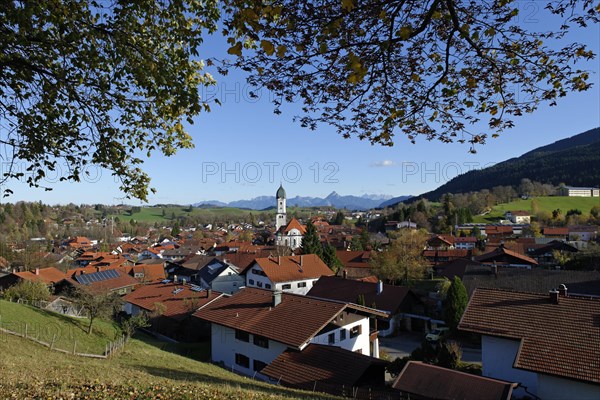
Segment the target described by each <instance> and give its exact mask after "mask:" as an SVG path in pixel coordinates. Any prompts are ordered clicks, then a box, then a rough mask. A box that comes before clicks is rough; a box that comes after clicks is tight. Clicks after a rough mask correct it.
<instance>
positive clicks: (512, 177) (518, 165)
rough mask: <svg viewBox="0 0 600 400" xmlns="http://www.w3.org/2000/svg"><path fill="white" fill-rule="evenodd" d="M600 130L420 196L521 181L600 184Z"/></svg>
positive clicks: (434, 198)
mask: <svg viewBox="0 0 600 400" xmlns="http://www.w3.org/2000/svg"><path fill="white" fill-rule="evenodd" d="M598 165H600V128H595V129H592V130H589V131H587V132H584V133H581V134H579V135H575V136H573V137H571V138H568V139H563V140H559V141H557V142H555V143H552V144H550V145H547V146H542V147H539V148H537V149H534V150H532V151H529V152H527V153H525V154H523V155H522V156H520V157H517V158H512V159H509V160H506V161H503V162H501V163H498V164H496V165H493V166H491V167H488V168H485V169H482V170H473V171H469V172H467V173H465V174H462V175H459V176H457V177H455V178H454V179H451V180H450V181H448V182H447V183H445V184H444V185H442V186H440V187H439V188H437V189H435V190H433V191H431V192H427V193H424V194H422V195H420V196H416V197H415V198H418V197H424V198H426V199H429V200H432V201H437V200H439V199H440V197H441V196H442V195H443V194H445V193H467V192H472V191H479V190H482V189H491V188H493V187H494V186H516V185H518V184H519V183H520V182H521V179H524V178H528V179H530V180H532V181H537V182H541V183H550V184H553V185H558V184H560V183H565V184H567V185H570V186H597V185H599V184H600V168H598Z"/></svg>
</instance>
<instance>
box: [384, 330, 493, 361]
mask: <svg viewBox="0 0 600 400" xmlns="http://www.w3.org/2000/svg"><path fill="white" fill-rule="evenodd" d="M423 339H425V334H424V333H422V332H401V333H399V334H398V336H394V337H387V338H379V349H380V350H383V351H384V352H386V353H387V354H388V355H389V356H390V359H391V360H394V359H395V358H396V357H401V358H402V357H406V356H409V355H410V353H412V351H413V350H414V349H416V348H417V347H419V346H421V343H422V342H423ZM461 348H462V358H461V359H462V361H465V362H471V363H481V348H480V347H472V346H466V345H465V344H463V343H461Z"/></svg>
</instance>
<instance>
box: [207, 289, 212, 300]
mask: <svg viewBox="0 0 600 400" xmlns="http://www.w3.org/2000/svg"><path fill="white" fill-rule="evenodd" d="M211 294H212V289H211V288H208V289H206V298H207V299H208V298H209V297H210V295H211Z"/></svg>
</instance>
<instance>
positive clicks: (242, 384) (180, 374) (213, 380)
mask: <svg viewBox="0 0 600 400" xmlns="http://www.w3.org/2000/svg"><path fill="white" fill-rule="evenodd" d="M136 368H137V369H138V370H139V371H142V372H146V373H148V374H150V375H153V376H156V377H161V378H167V379H171V380H176V381H182V382H189V383H205V384H211V385H218V386H228V387H233V388H238V387H239V388H240V389H243V390H250V391H254V392H258V393H264V394H268V395H270V396H273V395H276V396H282V397H294V398H298V397H299V396H300V393H295V392H294V391H292V389H287V388H284V387H281V386H276V385H268V384H266V383H262V382H261V384H259V383H258V382H257V381H254V380H252V378H250V377H248V378H246V379H243V378H240V380H236V381H232V380H229V379H225V378H221V377H218V376H214V375H209V374H205V373H201V372H191V371H182V370H178V369H172V368H165V367H151V366H147V365H141V366H137V367H136ZM302 397H303V398H304V396H302ZM314 397H315V398H325V397H328V396H327V395H325V394H324V395H323V397H321V396H320V394H319V393H315V396H314Z"/></svg>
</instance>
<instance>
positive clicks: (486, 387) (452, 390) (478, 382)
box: [392, 361, 517, 400]
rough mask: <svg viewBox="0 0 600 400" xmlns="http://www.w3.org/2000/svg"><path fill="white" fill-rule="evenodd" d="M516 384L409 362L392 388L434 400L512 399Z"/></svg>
mask: <svg viewBox="0 0 600 400" xmlns="http://www.w3.org/2000/svg"><path fill="white" fill-rule="evenodd" d="M516 386H517V384H516V383H510V382H504V381H500V380H497V379H491V378H485V377H482V376H477V375H473V374H467V373H465V372H459V371H454V370H451V369H447V368H442V367H438V366H436V365H430V364H424V363H422V362H417V361H409V362H408V363H407V364H406V365H405V366H404V368H403V369H402V372H400V374H399V375H398V377H397V378H396V380H395V381H394V383H393V384H392V387H393V388H394V389H398V390H400V391H402V392H404V393H410V394H414V395H417V396H419V398H427V399H432V400H455V399H461V400H508V399H510V398H511V395H512V390H513V388H514V387H516Z"/></svg>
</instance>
